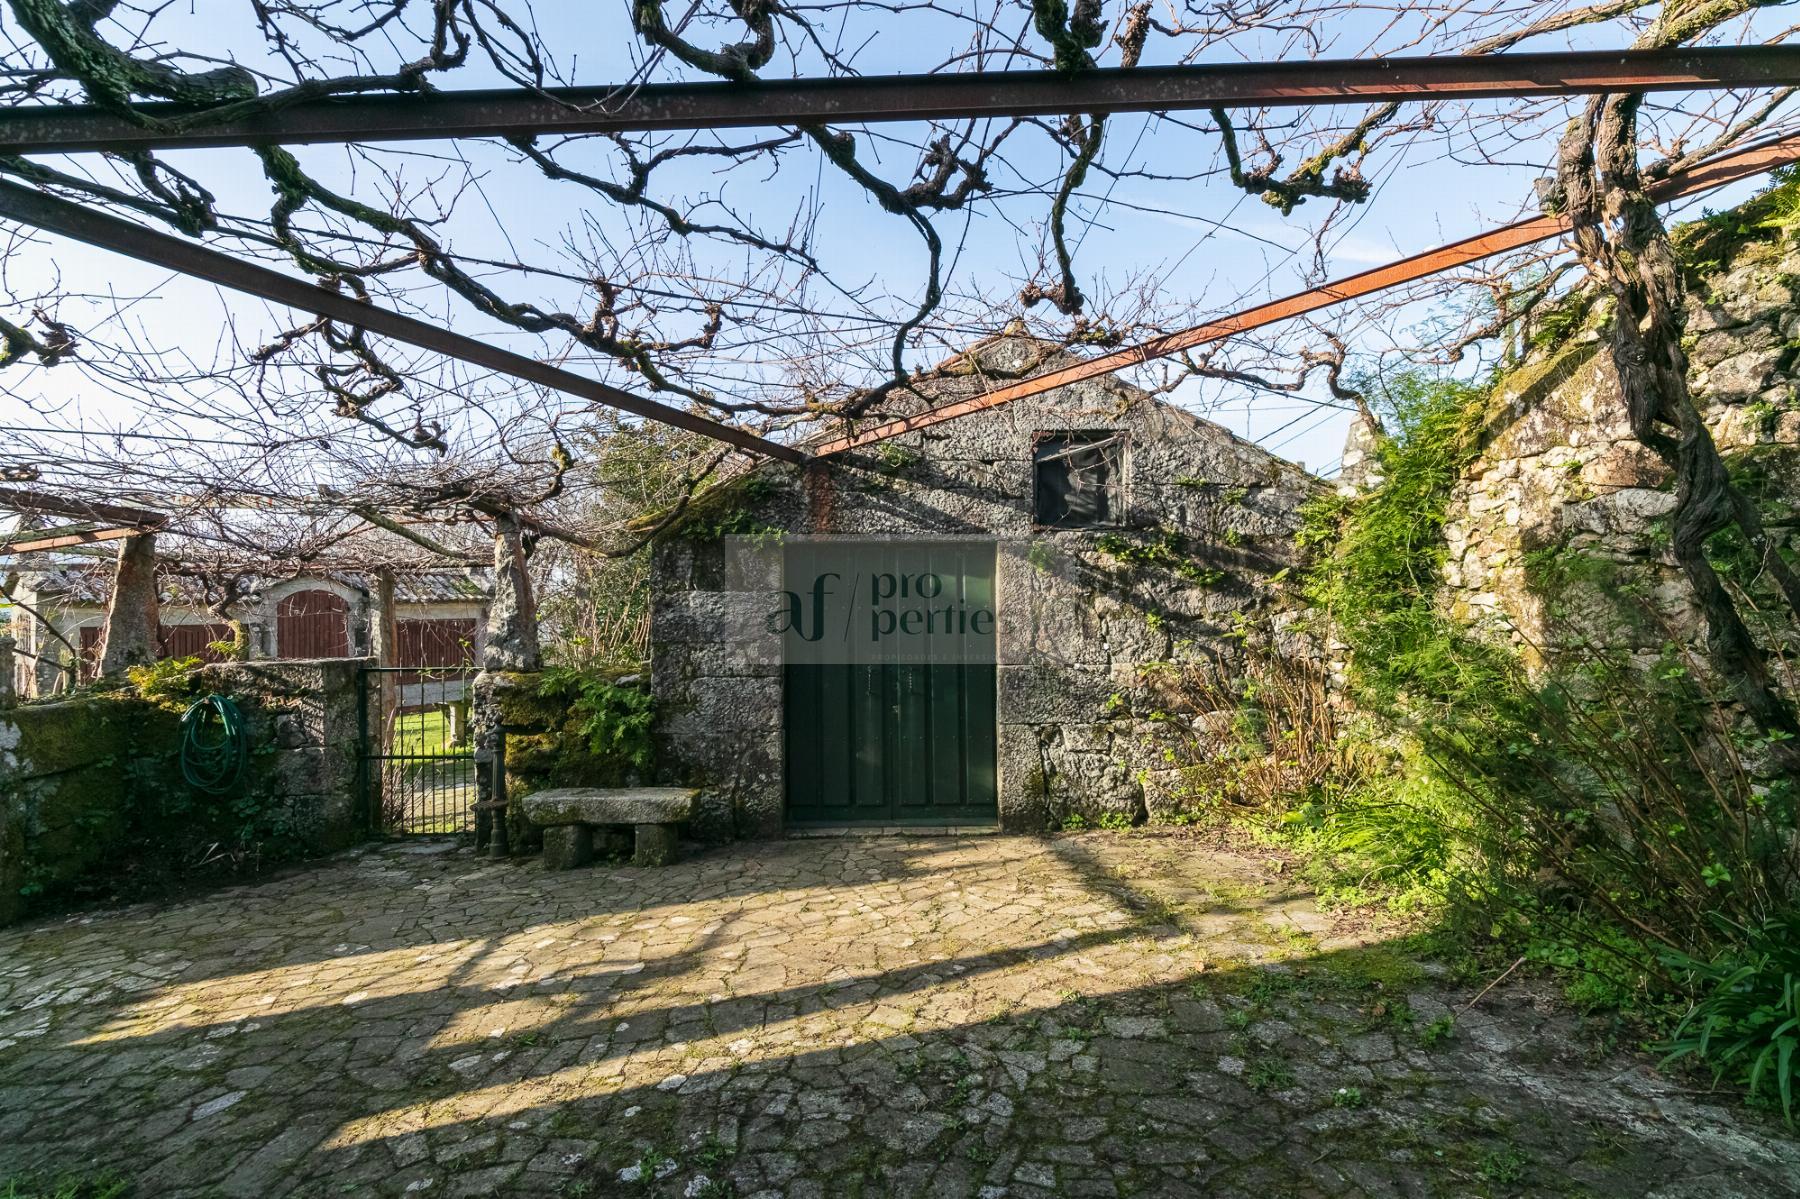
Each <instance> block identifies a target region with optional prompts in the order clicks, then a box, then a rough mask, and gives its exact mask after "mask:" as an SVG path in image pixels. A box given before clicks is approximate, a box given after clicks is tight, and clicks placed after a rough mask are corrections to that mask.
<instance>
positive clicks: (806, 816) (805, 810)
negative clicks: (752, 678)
mask: <svg viewBox="0 0 1800 1199" xmlns="http://www.w3.org/2000/svg"><path fill="white" fill-rule="evenodd" d="M785 558H786V563H785V565H786V570H785V574H786V576H787V583H788V587H789V590H790V592H791V593H793V594H796V595H800V596H804V595H805V591H804V587H805V586H806V580H809V579H814V578H818V577H821V576H823V577H829V578H832V579H833V580H834V582H833V584H832V585H833V586H836V587H838V589H839V590H840V591H841V592H842V593H843V594H842V595H840V596H836V597H834V598H835V599H837V600H838V603H837V604H836V605H835V607H834V606H832V605H822V606H821V612H820V615H821V616H823V617H825V619H826V621H827V622H829V623H831V624H832V626H833V628H832V631H833V632H836V620H835V619H834V618H833V613H834V611H839V610H841V612H842V619H843V621H844V622H845V623H846V625H847V626H850V627H861V626H864V622H866V621H873V620H877V619H886V617H885V616H884V615H883V613H882V611H881V608H880V606H879V605H878V604H877V605H871V602H870V598H871V594H872V593H879V590H880V588H879V587H877V585H876V580H879V579H884V578H885V579H889V580H893V579H902V580H919V579H923V578H927V577H930V578H935V579H936V580H938V586H939V588H940V589H941V590H940V593H939V594H937V595H935V596H933V597H932V599H931V600H930V601H929V602H921V604H920V605H919V608H920V610H921V612H923V613H925V614H926V616H927V617H928V618H929V619H932V620H937V619H939V618H942V619H943V621H944V622H945V623H946V624H948V623H950V622H952V621H961V622H962V623H963V626H964V632H966V627H967V619H968V615H969V614H970V613H982V612H985V613H986V614H987V629H986V631H987V632H988V634H989V635H988V636H986V637H985V638H973V639H971V638H968V637H961V638H952V637H945V636H942V635H939V634H938V633H937V632H936V631H935V630H932V631H927V632H925V633H922V634H921V635H920V639H915V644H913V645H911V646H909V647H904V648H903V649H902V650H900V651H894V652H890V650H889V649H888V648H887V647H886V646H882V645H875V646H871V645H869V644H867V643H866V641H860V640H857V639H855V638H853V639H852V641H853V642H855V644H854V645H853V646H852V647H851V648H850V650H849V651H848V652H847V653H845V654H843V655H841V656H843V657H848V658H851V659H853V660H850V661H794V660H793V659H792V656H790V659H789V660H788V661H787V663H786V665H785V667H784V672H785V680H784V682H785V690H786V695H785V713H784V721H785V738H786V747H787V818H788V821H789V823H791V824H802V825H803V824H944V823H949V822H955V823H972V822H988V821H992V820H994V819H995V818H996V817H997V814H998V810H997V807H996V802H995V794H996V789H995V740H996V738H995V727H994V722H995V708H996V698H995V673H994V656H993V648H992V647H993V638H992V636H991V633H992V628H991V625H992V613H993V604H994V547H993V545H992V543H982V542H942V543H929V544H920V543H914V542H904V543H901V542H896V543H891V544H880V545H869V544H866V543H865V544H863V545H861V546H856V547H852V548H850V549H846V547H844V546H843V545H842V544H841V543H830V544H823V543H818V542H813V543H801V544H796V545H792V546H790V547H789V548H788V549H787V551H786V554H785ZM888 598H889V599H891V598H892V597H888ZM913 623H915V624H918V625H920V626H921V627H922V626H923V623H924V622H923V621H915V622H913ZM977 627H980V626H977ZM934 637H935V638H936V640H934ZM952 640H954V641H955V644H954V645H951V644H950V642H951V641H952ZM921 645H923V646H924V647H925V648H924V651H923V652H921ZM933 646H935V647H937V648H938V650H941V651H942V652H933V650H932V648H931V647H933ZM920 658H924V659H926V660H923V661H921V660H918V659H920ZM895 659H899V660H895Z"/></svg>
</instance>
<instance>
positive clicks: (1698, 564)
mask: <svg viewBox="0 0 1800 1199" xmlns="http://www.w3.org/2000/svg"><path fill="white" fill-rule="evenodd" d="M1640 100H1641V97H1640V96H1638V95H1624V96H1601V97H1596V98H1595V99H1594V100H1593V101H1591V102H1589V104H1588V105H1587V108H1586V110H1585V112H1584V113H1583V115H1582V116H1581V117H1579V118H1577V119H1576V120H1575V121H1573V122H1572V123H1571V124H1570V126H1569V130H1568V132H1567V133H1566V134H1565V135H1564V138H1563V142H1562V146H1561V149H1560V153H1559V163H1558V175H1559V182H1560V184H1561V189H1562V192H1563V195H1564V197H1565V202H1566V204H1567V206H1568V213H1569V217H1570V220H1571V223H1572V225H1573V228H1574V233H1575V245H1576V250H1577V252H1578V253H1579V255H1580V257H1581V260H1582V262H1583V263H1584V265H1586V267H1587V268H1588V270H1589V271H1590V272H1591V273H1592V274H1593V276H1594V278H1595V279H1596V280H1597V281H1598V282H1599V284H1600V285H1601V286H1603V287H1605V288H1606V289H1607V291H1608V292H1609V293H1610V294H1611V295H1612V297H1613V300H1614V302H1615V305H1616V307H1615V311H1614V314H1613V322H1612V345H1611V349H1612V357H1613V364H1614V366H1615V367H1616V368H1617V371H1618V376H1619V388H1620V392H1621V396H1622V399H1623V400H1624V403H1625V411H1626V417H1627V420H1628V422H1629V423H1630V426H1631V430H1632V433H1633V434H1634V435H1635V436H1636V437H1637V439H1638V440H1639V441H1640V442H1641V443H1642V444H1643V445H1644V446H1646V447H1647V448H1649V449H1650V450H1651V451H1652V452H1654V453H1655V454H1656V455H1657V456H1658V457H1659V458H1661V459H1662V460H1663V461H1664V462H1665V463H1667V464H1668V466H1669V468H1670V469H1671V470H1672V471H1673V472H1674V475H1675V494H1676V503H1675V509H1674V511H1673V513H1672V514H1671V546H1672V550H1673V553H1674V557H1675V561H1676V563H1677V565H1678V566H1679V567H1680V569H1681V571H1682V574H1683V575H1684V576H1685V577H1686V579H1687V581H1688V584H1689V586H1690V587H1691V588H1692V590H1693V593H1694V598H1695V600H1696V602H1697V603H1698V605H1699V607H1700V610H1701V613H1702V615H1703V616H1704V618H1705V621H1706V631H1707V652H1708V656H1709V658H1710V659H1711V661H1712V664H1713V666H1714V668H1715V669H1717V670H1718V672H1719V673H1720V675H1721V676H1722V677H1723V678H1724V679H1725V681H1726V682H1727V683H1728V684H1729V685H1730V686H1731V687H1732V690H1733V691H1734V693H1735V694H1736V695H1737V696H1738V698H1739V700H1740V701H1741V702H1742V703H1743V705H1744V707H1745V709H1746V710H1747V711H1748V712H1749V714H1750V716H1751V717H1752V719H1754V720H1755V722H1756V723H1757V725H1758V726H1759V727H1760V728H1761V729H1762V730H1763V731H1764V732H1765V733H1777V734H1779V733H1786V734H1796V733H1800V722H1797V721H1796V719H1795V712H1794V706H1793V703H1792V701H1791V700H1790V698H1789V697H1787V696H1786V695H1784V694H1783V692H1782V690H1781V688H1780V686H1779V684H1778V683H1777V682H1776V681H1775V680H1774V679H1773V678H1772V677H1771V674H1770V671H1769V667H1768V664H1767V662H1766V660H1765V658H1764V655H1763V652H1762V650H1761V649H1760V648H1759V647H1758V646H1757V644H1756V642H1755V639H1754V638H1753V637H1752V636H1751V633H1750V630H1749V627H1748V626H1747V625H1746V624H1745V622H1744V618H1743V615H1742V613H1741V612H1739V610H1738V606H1737V603H1736V601H1735V600H1734V598H1733V596H1732V594H1731V592H1730V591H1729V590H1728V589H1727V588H1726V586H1725V584H1724V582H1723V581H1722V580H1721V579H1720V578H1719V574H1718V572H1717V571H1716V570H1714V568H1713V565H1712V563H1711V561H1710V560H1709V559H1708V558H1707V555H1706V544H1707V542H1708V540H1709V539H1710V538H1712V536H1713V535H1714V534H1716V533H1719V532H1722V531H1723V530H1725V529H1727V528H1730V527H1731V526H1733V525H1736V526H1737V527H1738V529H1740V530H1741V531H1742V533H1743V534H1744V536H1745V538H1746V539H1747V540H1748V541H1749V544H1750V545H1751V547H1752V549H1753V550H1754V551H1755V553H1756V555H1757V557H1758V560H1759V562H1760V563H1761V566H1762V569H1763V570H1764V571H1765V572H1766V574H1767V575H1768V576H1769V577H1770V578H1771V579H1773V580H1774V581H1775V583H1776V584H1777V586H1778V587H1779V588H1780V590H1781V592H1782V594H1783V596H1784V597H1785V599H1786V603H1787V606H1788V608H1789V611H1790V613H1791V614H1792V615H1796V616H1800V580H1796V578H1795V574H1794V571H1793V569H1792V568H1791V567H1790V566H1789V565H1788V564H1787V562H1786V561H1785V559H1783V558H1782V557H1781V555H1780V553H1779V551H1778V549H1777V547H1776V545H1775V544H1774V542H1773V541H1772V540H1771V539H1770V538H1769V536H1768V534H1767V532H1766V530H1765V529H1764V528H1763V524H1762V519H1761V516H1760V514H1759V513H1758V512H1757V510H1756V506H1755V505H1754V504H1753V503H1752V502H1751V501H1750V500H1749V498H1748V497H1746V496H1745V495H1743V493H1742V492H1740V491H1739V490H1738V489H1737V488H1736V487H1735V486H1733V484H1732V481H1731V475H1730V472H1729V470H1728V469H1727V467H1726V465H1725V461H1724V459H1723V458H1722V457H1721V456H1720V454H1719V450H1718V446H1717V445H1716V444H1715V443H1714V442H1713V438H1712V433H1711V431H1710V430H1709V429H1708V428H1707V425H1706V422H1705V420H1704V419H1703V417H1702V416H1701V413H1700V410H1699V408H1698V407H1697V406H1696V405H1695V403H1694V398H1693V395H1692V393H1691V392H1690V391H1689V389H1688V381H1687V368H1688V362H1687V354H1686V352H1685V351H1684V350H1683V349H1682V347H1681V340H1682V334H1683V332H1684V331H1685V328H1686V313H1685V309H1684V308H1683V298H1684V295H1683V285H1682V280H1681V272H1680V271H1679V269H1678V268H1677V263H1676V259H1675V251H1674V247H1673V246H1672V244H1671V243H1670V240H1669V233H1668V229H1667V228H1666V227H1665V226H1664V225H1663V222H1662V218H1661V216H1660V215H1659V214H1658V213H1657V210H1656V206H1655V204H1654V203H1653V202H1652V201H1651V199H1650V197H1649V195H1648V194H1647V193H1646V192H1645V189H1644V180H1643V176H1642V173H1641V172H1640V170H1639V168H1638V140H1637V112H1638V106H1639V103H1640ZM1786 745H1787V746H1788V747H1789V748H1787V749H1785V750H1784V751H1783V752H1784V757H1788V758H1792V757H1793V756H1794V754H1793V751H1792V749H1791V746H1792V745H1793V743H1792V742H1787V743H1786Z"/></svg>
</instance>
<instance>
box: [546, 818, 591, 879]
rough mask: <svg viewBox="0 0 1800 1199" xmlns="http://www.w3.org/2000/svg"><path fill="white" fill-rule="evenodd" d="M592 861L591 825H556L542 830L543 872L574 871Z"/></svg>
mask: <svg viewBox="0 0 1800 1199" xmlns="http://www.w3.org/2000/svg"><path fill="white" fill-rule="evenodd" d="M593 860H594V826H593V825H591V824H556V825H552V826H551V827H549V828H547V829H545V830H544V869H545V870H574V869H575V868H576V867H578V866H586V865H588V864H590V863H591V862H592V861H593Z"/></svg>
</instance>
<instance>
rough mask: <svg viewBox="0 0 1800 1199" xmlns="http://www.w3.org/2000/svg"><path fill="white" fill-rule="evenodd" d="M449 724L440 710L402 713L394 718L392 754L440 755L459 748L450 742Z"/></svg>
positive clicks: (430, 709) (390, 751)
mask: <svg viewBox="0 0 1800 1199" xmlns="http://www.w3.org/2000/svg"><path fill="white" fill-rule="evenodd" d="M449 734H450V722H449V720H448V719H447V717H446V716H445V713H444V710H443V709H442V708H428V709H426V710H425V711H422V712H402V713H400V714H399V715H398V716H396V717H394V737H393V742H392V745H393V748H392V749H390V750H389V751H388V752H389V753H392V754H421V755H422V754H441V753H452V752H456V751H457V750H458V749H460V748H461V747H459V746H457V745H455V744H454V743H452V742H451V740H450V736H449Z"/></svg>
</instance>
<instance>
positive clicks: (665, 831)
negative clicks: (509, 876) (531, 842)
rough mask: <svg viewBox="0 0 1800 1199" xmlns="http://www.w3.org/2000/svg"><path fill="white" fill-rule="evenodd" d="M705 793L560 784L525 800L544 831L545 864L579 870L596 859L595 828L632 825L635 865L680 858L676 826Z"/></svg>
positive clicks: (529, 813) (549, 867)
mask: <svg viewBox="0 0 1800 1199" xmlns="http://www.w3.org/2000/svg"><path fill="white" fill-rule="evenodd" d="M699 794H700V793H699V792H698V791H690V790H687V789H686V788H683V787H558V788H556V789H555V790H551V791H537V792H533V793H532V794H530V795H527V796H526V797H525V799H524V802H523V807H524V810H525V818H526V819H527V820H529V821H531V823H533V824H535V825H538V826H539V827H541V828H542V829H543V830H544V868H545V869H546V870H573V869H575V868H576V867H577V866H586V865H587V864H588V863H590V862H592V861H593V860H594V831H595V830H596V829H599V828H605V827H607V826H609V825H611V826H617V825H627V824H628V825H630V826H631V828H632V834H633V835H632V849H631V862H632V865H634V866H667V865H669V864H670V863H671V862H673V861H674V860H675V853H676V851H675V831H676V826H677V825H681V824H686V823H687V822H688V820H690V819H691V818H692V817H693V815H694V799H695V797H696V796H698V795H699Z"/></svg>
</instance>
